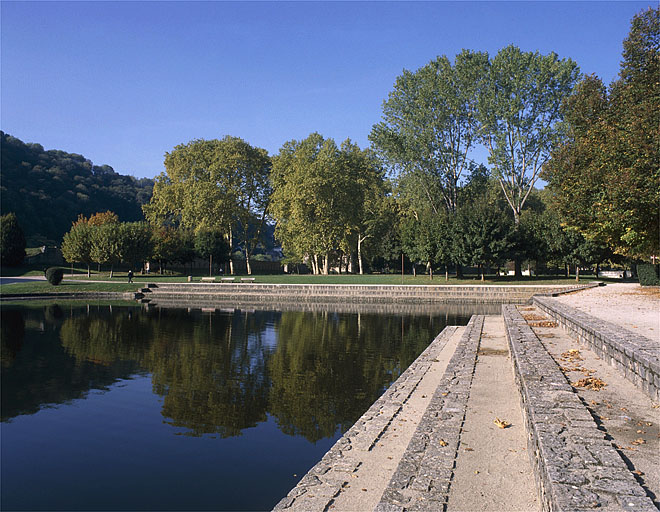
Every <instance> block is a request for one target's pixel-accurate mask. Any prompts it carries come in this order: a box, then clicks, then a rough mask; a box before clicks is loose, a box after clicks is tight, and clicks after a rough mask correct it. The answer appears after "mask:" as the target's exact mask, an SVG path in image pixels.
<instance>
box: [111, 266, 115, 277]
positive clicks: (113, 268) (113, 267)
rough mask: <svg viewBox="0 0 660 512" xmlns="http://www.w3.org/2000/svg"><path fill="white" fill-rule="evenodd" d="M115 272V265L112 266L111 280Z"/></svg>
mask: <svg viewBox="0 0 660 512" xmlns="http://www.w3.org/2000/svg"><path fill="white" fill-rule="evenodd" d="M114 270H115V266H114V264H113V265H110V279H112V276H113V275H114Z"/></svg>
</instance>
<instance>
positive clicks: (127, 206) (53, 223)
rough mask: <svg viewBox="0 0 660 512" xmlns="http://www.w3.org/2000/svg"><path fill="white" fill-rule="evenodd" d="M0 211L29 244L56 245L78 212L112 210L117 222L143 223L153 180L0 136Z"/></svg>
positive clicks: (84, 213) (82, 157) (71, 154)
mask: <svg viewBox="0 0 660 512" xmlns="http://www.w3.org/2000/svg"><path fill="white" fill-rule="evenodd" d="M0 137H1V147H2V151H1V165H0V208H1V210H2V214H5V213H9V212H14V213H16V216H17V217H18V222H19V223H20V225H21V227H22V228H23V231H24V232H25V236H26V238H27V239H28V246H30V245H41V244H44V243H55V244H58V245H59V243H60V241H61V240H62V235H64V233H66V232H67V231H68V230H69V229H70V228H71V223H72V222H73V221H75V220H76V219H77V218H78V215H79V214H83V215H85V216H89V215H91V214H93V213H95V212H99V211H106V210H112V211H113V212H115V213H116V214H117V215H118V216H119V219H120V220H121V221H137V220H141V219H143V215H142V205H143V204H144V203H147V202H149V200H150V198H151V193H152V189H153V180H150V179H148V178H142V179H136V178H134V177H133V176H123V175H121V174H118V173H116V172H115V171H114V169H113V168H112V167H110V166H109V165H93V164H92V162H91V161H90V160H88V159H87V158H85V157H84V156H82V155H77V154H74V153H66V152H65V151H59V150H48V151H46V150H44V148H43V147H42V146H41V145H40V144H31V143H28V144H26V143H24V142H22V141H21V140H19V139H17V138H16V137H12V136H11V135H8V134H6V133H4V132H0Z"/></svg>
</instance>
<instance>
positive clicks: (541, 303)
mask: <svg viewBox="0 0 660 512" xmlns="http://www.w3.org/2000/svg"><path fill="white" fill-rule="evenodd" d="M533 302H534V305H536V306H537V307H538V308H539V309H541V310H542V311H543V312H545V313H547V314H548V315H550V316H551V317H552V318H553V319H555V320H556V321H557V322H558V323H559V324H560V325H561V326H562V327H563V328H564V329H566V330H567V331H568V332H569V333H570V334H571V335H572V336H573V337H575V338H577V340H578V341H579V342H580V343H584V344H585V345H587V346H588V347H589V348H591V350H593V351H594V352H596V353H597V354H598V356H599V357H600V358H602V359H603V360H605V361H607V362H608V363H609V364H611V365H612V366H614V367H615V368H617V369H618V370H619V371H620V372H621V373H622V374H623V375H624V376H625V377H626V378H627V379H628V380H629V381H631V382H632V383H633V384H635V386H637V387H638V388H640V389H641V390H642V391H644V393H646V394H647V395H648V396H649V397H650V398H651V399H652V400H660V342H658V340H651V339H649V338H647V337H645V336H642V335H640V334H636V333H634V332H631V331H629V330H627V329H624V328H623V327H620V326H618V325H615V324H613V323H610V322H607V321H605V320H601V319H600V318H596V317H594V316H592V315H589V314H588V313H584V312H582V311H580V310H578V309H575V308H573V307H571V306H568V305H566V304H563V303H561V302H559V301H557V300H553V299H551V298H548V297H539V296H536V297H534V298H533Z"/></svg>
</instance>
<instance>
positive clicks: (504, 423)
mask: <svg viewBox="0 0 660 512" xmlns="http://www.w3.org/2000/svg"><path fill="white" fill-rule="evenodd" d="M493 423H495V425H497V426H498V427H500V428H506V427H509V426H511V423H509V422H507V421H504V420H501V419H499V418H495V419H494V420H493Z"/></svg>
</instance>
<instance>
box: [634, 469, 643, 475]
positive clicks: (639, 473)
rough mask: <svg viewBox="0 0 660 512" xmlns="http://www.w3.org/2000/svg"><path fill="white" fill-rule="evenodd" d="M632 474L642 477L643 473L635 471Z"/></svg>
mask: <svg viewBox="0 0 660 512" xmlns="http://www.w3.org/2000/svg"><path fill="white" fill-rule="evenodd" d="M633 473H635V474H636V475H639V476H642V475H643V474H644V473H643V472H642V471H640V470H639V469H638V470H636V471H633Z"/></svg>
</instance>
